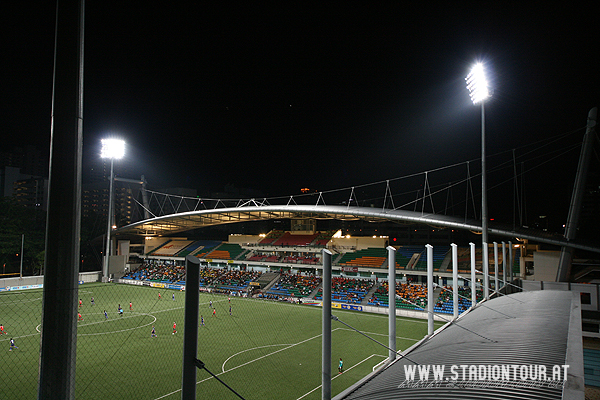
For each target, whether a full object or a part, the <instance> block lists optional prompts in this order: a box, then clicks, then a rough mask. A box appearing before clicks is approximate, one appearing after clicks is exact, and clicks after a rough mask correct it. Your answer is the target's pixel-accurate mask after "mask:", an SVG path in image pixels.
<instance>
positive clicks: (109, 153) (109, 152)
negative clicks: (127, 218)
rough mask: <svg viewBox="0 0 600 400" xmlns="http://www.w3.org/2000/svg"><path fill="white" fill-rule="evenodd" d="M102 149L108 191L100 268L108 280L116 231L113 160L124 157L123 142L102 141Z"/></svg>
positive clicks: (101, 154) (111, 139)
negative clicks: (106, 164) (107, 170)
mask: <svg viewBox="0 0 600 400" xmlns="http://www.w3.org/2000/svg"><path fill="white" fill-rule="evenodd" d="M101 143H102V149H101V150H100V157H101V158H108V159H110V180H109V189H108V213H107V216H106V219H107V220H108V221H107V224H106V225H107V227H106V251H105V252H104V264H103V266H102V277H103V278H106V280H108V260H109V257H110V233H111V230H112V229H116V226H115V225H113V223H112V219H113V208H114V206H113V197H114V194H113V191H114V189H113V182H114V180H115V175H114V162H115V160H119V159H121V158H123V157H124V156H125V141H123V140H121V139H114V138H110V139H102V140H101Z"/></svg>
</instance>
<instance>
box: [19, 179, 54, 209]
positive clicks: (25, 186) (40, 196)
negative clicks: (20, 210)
mask: <svg viewBox="0 0 600 400" xmlns="http://www.w3.org/2000/svg"><path fill="white" fill-rule="evenodd" d="M13 195H14V197H15V198H16V199H17V201H18V202H19V204H22V205H23V206H25V207H28V208H35V209H38V210H44V211H45V210H47V204H48V179H47V178H34V177H31V178H27V179H21V180H18V181H15V182H14V183H13Z"/></svg>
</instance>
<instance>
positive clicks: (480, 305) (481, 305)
mask: <svg viewBox="0 0 600 400" xmlns="http://www.w3.org/2000/svg"><path fill="white" fill-rule="evenodd" d="M433 286H434V287H439V288H440V289H442V290H445V291H447V292H450V293H453V292H452V290H448V289H446V288H445V287H443V286H440V285H438V284H437V283H435V282H434V283H433ZM453 295H454V294H453ZM456 295H457V296H458V297H460V298H461V299H465V300H471V299H469V298H468V297H466V296H462V295H460V294H458V293H457V294H456ZM474 307H483V308H487V309H488V310H492V311H495V312H497V313H499V314H502V315H504V316H505V317H508V318H510V319H514V318H516V317H513V316H510V315H508V314H504V313H503V312H501V311H498V310H495V309H493V308H491V307H488V306H486V305H485V304H482V303H477V304H476V305H475V306H474Z"/></svg>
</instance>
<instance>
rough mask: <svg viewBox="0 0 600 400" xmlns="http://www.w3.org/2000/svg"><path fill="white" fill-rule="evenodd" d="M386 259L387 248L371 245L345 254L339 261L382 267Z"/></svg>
mask: <svg viewBox="0 0 600 400" xmlns="http://www.w3.org/2000/svg"><path fill="white" fill-rule="evenodd" d="M386 259H387V250H386V249H385V248H374V247H369V248H367V249H364V250H359V251H356V252H348V253H346V254H344V255H343V256H342V258H341V259H340V260H339V261H338V263H339V264H340V265H347V266H361V267H371V268H381V267H383V265H384V263H385V261H386Z"/></svg>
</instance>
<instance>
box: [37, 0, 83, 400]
mask: <svg viewBox="0 0 600 400" xmlns="http://www.w3.org/2000/svg"><path fill="white" fill-rule="evenodd" d="M83 22H84V1H83V0H60V1H58V2H57V8H56V32H55V49H54V82H53V98H52V120H51V143H50V183H49V196H48V218H47V222H46V257H45V262H44V295H43V311H42V329H41V339H40V362H39V386H38V398H39V399H44V400H48V399H57V400H58V399H61V400H64V399H74V398H75V362H76V349H77V294H78V292H77V291H78V288H77V280H78V279H77V278H78V274H79V233H80V214H81V146H82V137H83V31H84V29H83V26H84V23H83Z"/></svg>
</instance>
